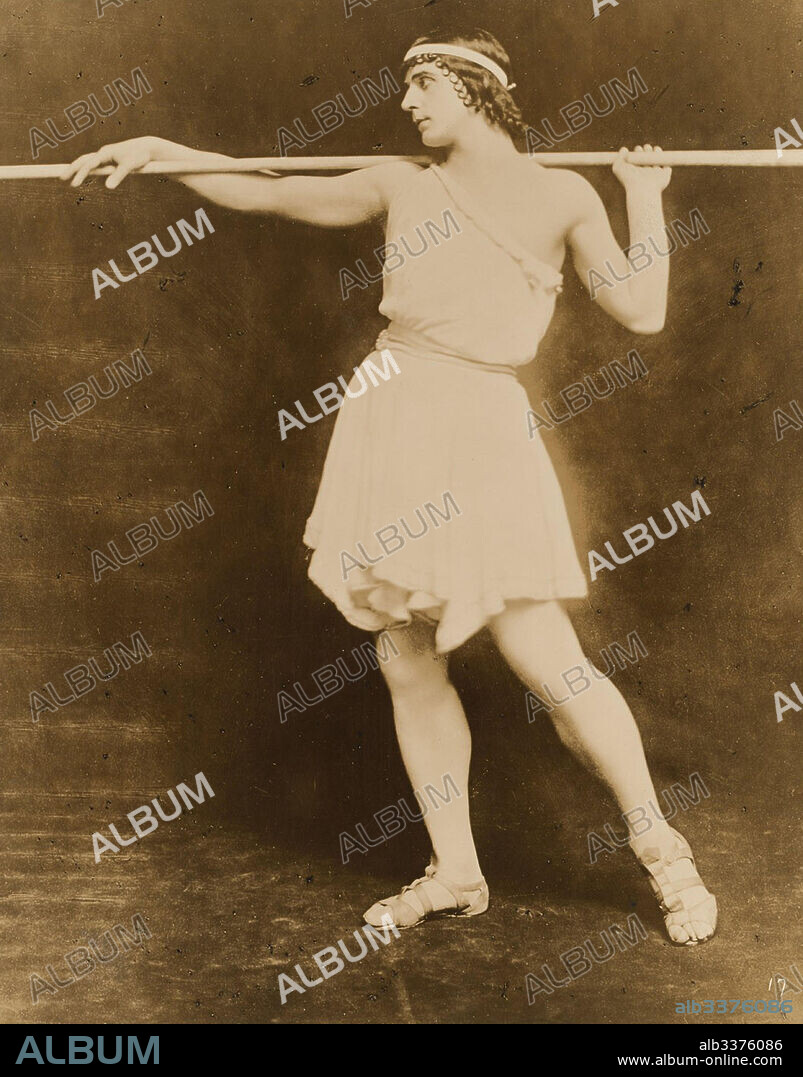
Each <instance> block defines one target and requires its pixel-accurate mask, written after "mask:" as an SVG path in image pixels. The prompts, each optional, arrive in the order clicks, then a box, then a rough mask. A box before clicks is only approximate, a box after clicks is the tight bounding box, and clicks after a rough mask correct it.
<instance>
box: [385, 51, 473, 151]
mask: <svg viewBox="0 0 803 1077" xmlns="http://www.w3.org/2000/svg"><path fill="white" fill-rule="evenodd" d="M404 81H405V85H406V86H407V92H406V93H405V95H404V98H403V99H402V103H401V107H402V108H403V109H404V111H405V112H409V113H410V116H411V118H412V120H413V123H415V125H416V126H417V128H418V133H419V134H420V136H421V141H422V142H423V143H424V145H425V146H448V145H451V143H453V142H454V141H455V139H456V137H457V135H458V133H459V131H460V129H461V128H462V127H464V126H465V125H466V124H467V123H470V121H471V118H472V117H473V116H474V115H475V114H474V113H473V112H472V111H471V110H470V109H467V108H466V106H465V105H464V104H463V102H462V101H461V100H460V98H459V97H458V96H457V93H456V92H455V88H454V86H453V85H452V83H451V82H450V81H449V78H448V77H447V76H445V75H444V73H443V71H442V70H441V69H440V68H439V67H437V66H436V65H435V64H433V63H425V64H416V66H415V67H411V68H410V70H409V71H408V72H407V75H406V76H405V80H404Z"/></svg>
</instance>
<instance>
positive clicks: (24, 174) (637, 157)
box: [0, 150, 803, 179]
mask: <svg viewBox="0 0 803 1077" xmlns="http://www.w3.org/2000/svg"><path fill="white" fill-rule="evenodd" d="M522 156H525V155H524V154H522ZM527 156H529V158H530V160H532V161H537V162H538V164H540V165H547V166H548V165H559V166H561V167H564V168H565V167H569V168H572V167H573V168H582V167H584V166H587V165H612V164H613V162H614V161H615V160H616V158H617V156H618V155H617V154H616V153H610V152H605V153H533V154H529V155H527ZM627 160H628V161H630V162H631V163H632V164H637V165H668V166H670V167H672V168H675V167H677V166H682V165H692V166H703V165H708V166H713V167H715V168H723V167H725V168H793V167H801V166H803V150H784V151H783V152H782V154H781V156H780V157H779V156H778V153H777V151H776V150H664V151H663V152H662V153H656V152H654V151H648V150H640V151H638V152H636V151H635V150H634V151H631V152H630V153H629V154H628V157H627ZM396 161H412V162H414V163H416V164H428V163H429V158H428V157H393V156H381V155H373V156H370V155H369V156H365V157H244V158H234V157H233V158H231V160H229V161H226V162H225V163H221V161H220V160H219V159H210V160H209V161H204V160H203V159H201V158H199V159H198V160H194V161H192V163H191V164H190V163H189V162H188V161H150V162H149V163H148V164H146V165H145V166H144V167H142V168H140V169H137V170H136V174H139V175H143V174H144V175H166V174H170V173H176V172H183V173H185V174H188V175H191V174H196V175H197V174H200V173H204V172H260V171H271V172H349V171H352V170H354V169H358V168H370V167H371V166H372V165H382V164H391V163H393V162H396ZM66 167H67V166H66V165H62V164H58V165H50V164H48V165H44V164H43V165H37V164H30V165H27V164H26V165H0V179H59V178H60V177H61V175H62V172H63V170H64V169H65V168H66ZM113 168H114V166H113V165H103V166H102V167H101V168H96V169H94V170H93V171H92V172H91V173H90V175H93V176H108V175H109V174H110V173H111V172H112V171H113ZM132 174H133V173H132Z"/></svg>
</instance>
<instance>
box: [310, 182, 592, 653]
mask: <svg viewBox="0 0 803 1077" xmlns="http://www.w3.org/2000/svg"><path fill="white" fill-rule="evenodd" d="M386 244H387V246H386V253H387V252H393V251H398V252H400V253H399V255H397V256H393V255H392V254H390V255H388V257H387V258H386V262H385V270H384V282H383V283H384V292H383V299H382V303H381V305H380V307H379V311H380V313H381V314H383V315H384V316H385V317H387V318H388V319H389V321H390V324H389V325H388V327H387V329H385V330H383V332H382V333H381V334H380V336H379V339H378V340H377V342H376V349H375V351H373V352H372V353H371V354H370V355H369V356H367V357H366V359H365V360H363V363H362V364H361V365H360V366H359V367H358V368H356V369H355V373H354V377H353V378H352V379H351V381H350V382H349V394H348V395H347V396H346V397H345V399H344V402H343V405H342V407H341V408H340V410H339V411H338V415H337V421H336V423H335V428H334V431H333V434H332V440H331V442H330V445H329V450H328V453H327V456H326V461H325V464H324V468H323V475H322V477H321V483H320V487H319V489H318V494H317V497H316V500H315V505H314V507H313V510H312V513H311V515H310V517H309V519H308V520H307V526H306V529H305V532H304V542H305V544H306V545H307V546H310V547H312V548H313V550H314V552H313V554H312V557H311V560H310V564H309V577H310V579H311V580H312V581H313V582H314V583H315V584H316V585H317V586H318V587H319V588H320V589H321V590H322V591H323V593H324V594H325V595H327V596H328V597H329V598H330V599H331V600H332V601H333V602H334V603H335V605H336V606H337V608H338V609H339V610H340V612H341V613H342V614H343V615H344V616H345V617H346V619H347V620H348V621H350V622H351V623H352V624H354V625H357V626H358V627H360V628H364V629H368V630H371V631H375V632H376V631H381V630H382V629H385V628H390V627H394V626H398V625H401V624H409V623H410V621H411V620H412V618H413V616H421V617H424V618H425V619H428V620H430V621H433V622H437V630H436V636H435V644H436V648H437V650H438V652H440V653H444V652H447V651H451V650H453V649H454V648H455V647H457V646H459V645H460V644H461V643H463V642H464V641H465V640H467V639H468V638H469V637H470V636H472V635H473V634H474V633H475V632H477V631H478V630H479V629H480V628H482V627H483V625H485V624H486V623H487V622H488V620H489V618H491V617H492V616H494V615H495V614H497V613H500V612H501V611H502V610H503V609H504V605H505V602H506V601H508V600H512V599H521V598H530V599H536V600H548V599H559V598H581V597H584V596H585V595H586V594H587V586H586V580H585V576H584V574H583V571H582V568H581V566H580V562H579V559H578V556H577V552H576V550H575V546H574V541H573V538H572V534H571V529H570V526H569V520H568V517H567V513H566V506H565V504H564V500H563V495H562V493H561V490H560V486H559V484H558V480H557V477H556V475H555V471H554V469H553V467H552V463H551V461H550V459H549V456H548V454H547V451H546V448H545V447H544V445H543V442H542V440H541V437H540V434H539V433H538V432H537V431H536V432H535V433H534V435H533V436H532V437H531V436H530V434H529V433H528V424H527V410H528V408H529V403H528V400H527V394H526V393H525V391H524V389H523V387H522V386H521V385H520V384H519V382H518V380H517V378H516V373H515V372H516V368H518V367H521V366H524V365H525V364H526V363H529V362H530V361H531V360H532V359H533V358H534V357H535V353H536V350H537V347H538V343H539V342H540V340H541V338H542V337H543V335H544V333H545V332H546V329H547V327H548V325H549V322H550V319H551V317H552V313H553V311H554V308H555V301H556V297H557V293H558V292H560V291H561V288H562V280H563V277H562V275H561V273H560V272H558V270H556V269H554V268H553V267H552V266H549V265H547V264H546V263H544V262H542V261H540V260H539V259H538V258H536V257H534V256H533V255H532V254H531V253H530V252H529V251H527V250H526V249H525V248H524V247H522V246H521V245H520V244H519V243H518V241H517V240H516V239H515V237H513V236H511V235H509V234H506V232H505V229H504V227H503V226H501V225H500V224H499V223H498V222H496V221H495V220H494V219H493V216H492V215H491V214H489V212H488V211H487V209H485V208H483V207H482V206H480V205H478V204H477V203H476V202H475V200H474V199H473V197H472V196H471V195H470V194H469V193H468V192H467V191H465V190H464V189H463V188H462V186H460V185H459V184H457V183H456V182H455V180H454V179H452V178H451V177H448V176H447V175H446V174H445V173H444V172H443V170H441V169H440V168H439V167H438V166H437V165H432V166H430V167H429V168H427V169H423V170H422V171H421V172H419V173H417V174H416V175H415V176H413V178H412V179H411V180H410V181H409V182H408V183H407V184H406V185H405V186H404V187H402V188H401V189H400V190H399V191H398V192H397V193H396V195H395V196H394V197H393V199H392V200H391V203H390V206H389V211H388V219H387V227H386ZM391 244H395V247H394V246H391ZM402 261H403V264H400V263H402ZM389 355H390V356H392V359H393V363H391V362H390V358H389ZM396 369H398V373H396ZM366 372H367V374H368V377H366V376H365V375H366Z"/></svg>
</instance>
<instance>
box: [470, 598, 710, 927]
mask: <svg viewBox="0 0 803 1077" xmlns="http://www.w3.org/2000/svg"><path fill="white" fill-rule="evenodd" d="M491 631H492V633H493V636H494V639H495V640H496V643H497V645H498V647H499V649H500V651H501V653H502V655H503V657H504V658H505V660H506V661H507V662H508V664H509V665H510V666H511V668H512V669H513V670H514V672H515V673H517V674H518V676H519V677H520V678H521V680H522V681H523V682H524V683H525V684H526V685H527V687H528V688H530V689H532V690H533V691H535V692H538V691H539V688H540V684H541V683H543V682H546V683H548V684H550V685H553V686H554V685H557V684H558V683H559V681H560V678H561V674H562V673H563V672H564V671H569V670H570V669H571V668H572V667H574V666H582V667H583V668H584V669H586V670H587V669H588V662H587V660H586V658H585V657H584V655H583V652H582V649H581V647H580V643H579V641H578V639H577V636H576V635H575V632H574V629H573V627H572V624H571V622H570V620H569V617H568V615H567V613H566V611H565V610H564V609H563V607H562V606H561V605H560V604H559V603H557V602H534V601H530V600H521V601H516V602H510V603H508V604H507V606H506V608H505V610H504V612H503V613H501V614H499V616H498V617H496V618H494V620H493V622H492V624H491ZM589 679H590V680H591V687H590V688H588V689H586V690H585V691H584V692H582V693H581V694H578V695H577V696H575V697H573V698H571V699H570V700H569V701H568V702H566V703H564V704H563V705H562V706H560V707H557V708H556V709H555V710H554V711H552V712H551V714H550V717H551V719H552V722H553V724H554V726H555V730H556V732H557V734H558V736H559V737H560V739H561V740H562V741H563V743H564V744H565V745H566V747H567V748H569V749H570V751H572V752H573V753H574V755H576V756H577V758H578V759H579V760H580V761H581V762H582V763H584V764H585V765H586V766H587V767H588V768H589V770H591V771H592V772H593V773H595V774H596V775H597V776H598V777H600V778H601V779H602V780H603V781H604V782H605V784H606V785H607V786H608V788H609V789H610V791H611V792H612V794H613V795H614V797H615V798H616V801H617V803H618V804H619V807H620V809H621V811H622V813H623V815H624V816H625V820H626V822H627V824H628V829H629V830H630V835H631V841H630V844H631V847H632V849H633V852H634V853H635V854H636V856H638V857H639V858H642V857H643V856H644V854H645V853H646V851H647V849H648V848H651V847H652V848H656V847H657V848H658V850H659V852H660V853H661V855H662V856H664V855H668V854H670V853H671V850H672V849H673V847H674V844H675V837H674V834H673V832H672V830H671V828H670V827H669V824H668V823H667V822H666V820H664V819H663V818H661V817H658V818H656V817H653V819H652V826H651V827H650V828H649V830H648V831H645V832H644V833H636V832H634V827H635V825H636V824H637V823H638V822H639V820H643V818H644V814H643V813H644V812H646V811H647V808H648V805H649V804H650V802H652V804H653V805H657V804H658V798H657V796H656V793H655V787H654V786H653V783H652V779H651V777H650V773H649V770H648V768H647V760H646V759H645V756H644V748H643V746H642V743H641V736H640V735H639V731H638V728H637V726H636V723H635V720H634V718H633V715H632V713H631V711H630V708H629V707H628V705H627V703H626V702H625V700H624V698H623V696H622V694H621V692H619V690H618V688H617V687H616V686H615V685H614V684H613V683H612V682H611V681H609V680H600V679H598V678H595V677H591V676H589ZM638 809H642V810H641V812H639V811H638ZM667 874H668V875H669V878H670V880H671V881H672V882H680V881H681V880H682V879H684V878H685V877H688V876H689V875H690V868H689V862H688V860H686V859H681V860H678V861H677V862H676V863H675V864H673V865H670V867H669V868H667ZM707 896H708V892H707V891H706V890H705V888H704V887H702V886H699V887H692V888H689V889H687V890H686V891H684V901H685V902H686V903H687V904H688V905H689V906H690V907H691V906H694V905H696V904H697V903H698V902H699V901H702V900H704V899H705V898H706V897H707ZM711 933H712V928H711V927H710V924H706V923H703V922H699V923H698V922H696V921H691V922H689V923H685V924H684V925H683V926H682V927H674V928H673V929H672V930H671V931H670V935H671V936H672V938H673V941H675V942H686V941H695V940H697V939H700V940H702V939H704V938H706V937H707V936H709V935H710V934H711Z"/></svg>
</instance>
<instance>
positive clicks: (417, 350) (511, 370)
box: [376, 325, 518, 378]
mask: <svg viewBox="0 0 803 1077" xmlns="http://www.w3.org/2000/svg"><path fill="white" fill-rule="evenodd" d="M383 348H387V349H388V350H389V351H390V352H391V353H392V352H393V351H394V349H395V350H396V351H399V352H401V353H403V354H404V353H406V354H407V355H412V356H413V357H414V358H416V359H423V360H425V361H427V362H429V361H430V360H432V361H434V362H436V363H450V364H452V365H453V366H460V367H462V368H463V369H464V370H477V371H485V372H486V373H488V374H507V375H509V376H511V377H514V378H516V377H518V374H517V371H516V367H514V366H510V365H509V364H508V363H484V362H483V361H482V360H481V359H469V358H467V357H466V356H464V355H455V354H454V353H453V352H447V351H444V350H443V349H442V348H441V347H440V346H439V345H438V344H436V343H435V342H434V341H431V340H428V339H427V337H425V336H423V335H422V334H420V333H414V332H412V331H410V330H408V329H399V328H398V327H397V326H393V325H391V326H389V327H388V328H387V329H383V330H382V332H381V333H380V334H379V336H378V337H377V338H376V350H377V351H382V350H383Z"/></svg>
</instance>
